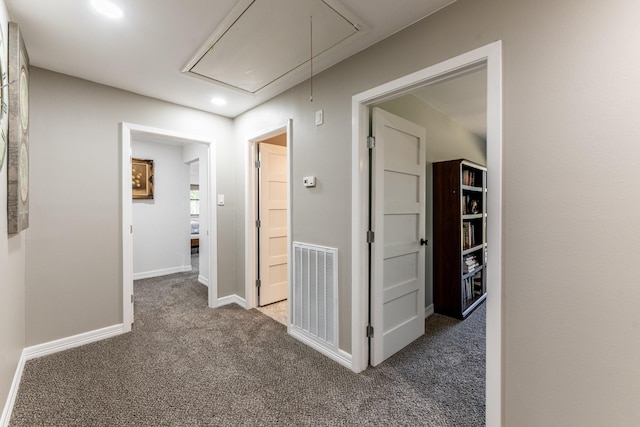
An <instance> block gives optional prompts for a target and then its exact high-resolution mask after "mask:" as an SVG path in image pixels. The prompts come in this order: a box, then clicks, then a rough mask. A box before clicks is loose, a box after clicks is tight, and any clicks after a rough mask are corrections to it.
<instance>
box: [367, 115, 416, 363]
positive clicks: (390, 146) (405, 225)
mask: <svg viewBox="0 0 640 427" xmlns="http://www.w3.org/2000/svg"><path fill="white" fill-rule="evenodd" d="M425 134H426V131H425V129H424V128H423V127H420V126H418V125H416V124H414V123H411V122H409V121H407V120H405V119H403V118H401V117H397V116H395V115H393V114H390V113H388V112H386V111H383V110H380V109H378V108H374V109H373V135H374V136H375V148H374V149H373V164H372V174H373V176H372V178H373V182H372V184H373V188H372V196H371V197H372V210H373V212H372V214H373V215H372V230H373V231H374V232H375V236H374V243H373V244H372V245H371V248H372V265H371V279H372V281H371V283H372V289H371V297H372V303H371V317H372V326H373V328H374V331H373V338H372V340H371V364H372V365H373V366H376V365H378V364H379V363H381V362H382V361H384V360H385V359H387V358H388V357H390V356H391V355H393V354H395V353H396V352H398V351H399V350H400V349H402V348H403V347H405V346H406V345H407V344H409V343H411V342H412V341H414V340H415V339H417V338H418V337H420V336H421V335H423V334H424V305H425V296H424V292H425V291H424V289H425V277H424V269H425V259H424V254H425V250H424V246H423V245H422V244H421V239H422V238H424V237H425V234H424V232H425V197H426V191H425V190H426V187H425V186H426V178H425V175H426V169H425V167H426V153H425V149H426V142H425Z"/></svg>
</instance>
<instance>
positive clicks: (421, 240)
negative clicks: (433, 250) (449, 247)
mask: <svg viewBox="0 0 640 427" xmlns="http://www.w3.org/2000/svg"><path fill="white" fill-rule="evenodd" d="M420 246H429V241H428V240H424V239H420Z"/></svg>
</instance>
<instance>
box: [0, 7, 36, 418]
mask: <svg viewBox="0 0 640 427" xmlns="http://www.w3.org/2000/svg"><path fill="white" fill-rule="evenodd" d="M8 20H9V17H8V13H7V9H6V6H5V2H4V1H2V2H0V32H1V34H2V40H3V44H2V50H1V51H0V55H3V56H4V57H5V58H6V57H7V34H8V24H7V22H8ZM5 71H6V69H5ZM28 232H29V229H27V230H26V231H23V232H22V233H20V234H17V235H11V236H9V235H8V234H7V158H6V152H5V159H4V162H3V163H2V164H0V411H2V410H3V409H4V407H5V405H4V402H5V401H6V399H7V396H8V395H9V389H10V388H11V383H12V381H13V378H14V374H15V372H16V368H17V367H18V362H19V360H20V357H21V355H22V349H23V348H24V345H25V296H24V293H25V248H26V235H27V233H28ZM0 421H1V420H0Z"/></svg>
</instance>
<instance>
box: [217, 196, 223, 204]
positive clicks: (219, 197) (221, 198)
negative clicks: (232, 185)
mask: <svg viewBox="0 0 640 427" xmlns="http://www.w3.org/2000/svg"><path fill="white" fill-rule="evenodd" d="M218 206H224V194H218Z"/></svg>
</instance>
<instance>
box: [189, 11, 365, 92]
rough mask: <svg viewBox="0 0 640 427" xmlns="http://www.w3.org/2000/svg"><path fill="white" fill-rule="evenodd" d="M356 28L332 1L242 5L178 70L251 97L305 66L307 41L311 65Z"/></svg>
mask: <svg viewBox="0 0 640 427" xmlns="http://www.w3.org/2000/svg"><path fill="white" fill-rule="evenodd" d="M310 17H313V34H311V26H310ZM362 29H363V25H362V24H361V23H360V22H359V21H358V20H357V19H356V17H355V16H354V15H353V14H352V13H351V12H349V11H348V10H347V9H345V8H344V6H342V5H341V4H340V3H338V2H337V1H334V0H304V1H301V0H243V1H241V2H240V3H239V4H238V5H237V6H236V7H235V8H234V10H233V11H232V12H231V13H230V14H229V16H228V17H227V18H226V19H225V20H224V22H223V23H222V25H220V26H219V27H218V28H217V29H216V31H215V32H214V33H213V34H212V35H211V37H210V38H209V40H208V41H207V42H206V43H205V45H204V46H202V47H201V48H200V49H199V50H198V52H196V54H195V55H194V57H193V59H192V60H191V61H190V62H189V63H188V64H187V66H186V67H185V68H184V70H183V71H184V72H188V73H190V74H192V75H195V76H197V77H200V78H204V79H207V80H212V81H214V82H217V83H222V84H224V85H227V86H230V87H233V88H236V89H240V90H242V91H245V92H250V93H256V92H258V91H259V90H261V89H263V88H265V87H266V86H268V85H270V84H271V83H273V82H275V81H277V80H279V79H282V78H284V77H293V76H292V75H293V74H294V72H296V71H298V72H301V71H302V68H303V65H305V64H307V63H308V62H309V61H310V58H311V54H310V53H311V47H312V46H311V42H312V41H313V58H314V65H315V61H316V58H317V57H319V56H321V55H327V54H330V53H332V52H333V51H336V50H338V47H339V45H340V44H341V43H342V42H344V41H346V40H347V39H349V38H351V37H353V36H355V35H356V34H357V33H358V32H359V31H361V30H362ZM311 36H313V38H312V39H311ZM307 72H308V71H307ZM307 76H308V74H307ZM299 81H302V80H299ZM295 83H298V81H296V82H294V84H295Z"/></svg>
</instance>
